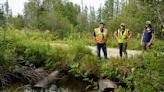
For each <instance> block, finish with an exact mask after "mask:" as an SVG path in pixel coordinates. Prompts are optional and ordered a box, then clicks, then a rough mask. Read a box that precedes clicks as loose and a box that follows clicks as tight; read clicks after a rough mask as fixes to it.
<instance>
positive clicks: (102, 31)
mask: <svg viewBox="0 0 164 92" xmlns="http://www.w3.org/2000/svg"><path fill="white" fill-rule="evenodd" d="M104 26H105V24H104V22H100V25H99V28H95V30H94V34H93V38H94V40H95V41H96V45H97V56H98V58H99V59H101V55H100V53H101V49H102V50H103V53H104V58H105V59H108V57H107V46H106V43H107V41H108V29H106V28H105V27H104Z"/></svg>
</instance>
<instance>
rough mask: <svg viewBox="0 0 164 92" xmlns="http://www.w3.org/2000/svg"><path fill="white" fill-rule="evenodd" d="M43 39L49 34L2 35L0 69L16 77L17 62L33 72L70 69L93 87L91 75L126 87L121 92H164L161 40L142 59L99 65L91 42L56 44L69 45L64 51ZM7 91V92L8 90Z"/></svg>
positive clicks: (132, 45)
mask: <svg viewBox="0 0 164 92" xmlns="http://www.w3.org/2000/svg"><path fill="white" fill-rule="evenodd" d="M29 34H30V35H29ZM44 35H50V34H47V33H43V32H41V33H40V32H38V31H33V32H31V31H25V32H20V31H19V30H9V31H1V32H0V44H1V46H0V48H1V52H0V58H1V60H0V63H1V65H0V67H2V69H3V70H4V71H6V72H10V73H14V72H15V71H14V70H16V69H15V68H16V66H17V62H18V61H19V60H23V61H24V62H26V63H27V64H29V67H30V68H32V69H35V67H37V66H38V65H40V66H42V67H45V68H46V69H50V70H51V69H55V68H58V67H60V68H68V69H70V71H69V72H70V73H72V74H73V75H74V76H75V77H78V76H80V77H83V79H84V80H85V81H88V82H89V83H91V84H92V86H94V87H95V86H96V85H94V84H96V82H95V81H92V79H88V78H89V75H95V76H97V77H98V78H109V79H112V80H114V81H118V82H124V83H126V84H127V89H124V88H120V87H119V88H118V90H130V89H131V87H132V86H133V87H135V90H136V91H137V92H151V91H158V92H159V91H161V90H163V89H162V88H163V85H162V81H164V78H163V75H162V72H163V68H164V67H163V66H161V65H163V64H164V61H163V56H162V55H158V54H159V52H160V53H161V52H162V51H163V50H164V49H163V43H162V41H160V40H155V42H154V45H153V47H152V50H148V51H145V53H143V54H142V56H138V57H133V58H110V59H109V60H101V61H99V60H98V59H97V57H96V56H95V55H93V54H92V53H91V50H90V49H88V48H85V45H95V42H94V41H92V39H90V40H87V39H85V40H84V41H81V40H65V41H60V40H58V41H55V42H56V43H58V42H59V43H64V44H68V45H69V47H62V46H51V45H50V44H49V43H50V42H52V40H51V35H50V36H44ZM114 40H115V39H114V38H113V39H112V38H111V40H109V42H108V44H109V47H110V46H111V47H117V42H116V41H114ZM139 42H140V41H139V40H137V39H132V40H130V42H129V48H131V49H139V48H140V46H139V45H136V44H139ZM8 57H10V58H8ZM0 73H1V72H0ZM6 91H8V90H7V89H6ZM9 92H10V91H9ZM118 92H119V91H118Z"/></svg>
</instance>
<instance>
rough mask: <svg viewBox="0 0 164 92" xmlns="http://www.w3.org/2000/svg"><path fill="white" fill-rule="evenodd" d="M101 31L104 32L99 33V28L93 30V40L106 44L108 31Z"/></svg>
mask: <svg viewBox="0 0 164 92" xmlns="http://www.w3.org/2000/svg"><path fill="white" fill-rule="evenodd" d="M103 30H104V32H101V30H100V28H96V29H95V34H96V37H95V38H96V39H95V40H96V42H97V43H106V42H107V40H108V30H107V29H106V28H104V29H103Z"/></svg>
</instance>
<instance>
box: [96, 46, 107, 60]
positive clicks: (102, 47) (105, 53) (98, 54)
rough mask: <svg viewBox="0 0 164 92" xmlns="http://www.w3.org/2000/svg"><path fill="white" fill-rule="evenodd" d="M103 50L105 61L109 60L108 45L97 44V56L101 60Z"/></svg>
mask: <svg viewBox="0 0 164 92" xmlns="http://www.w3.org/2000/svg"><path fill="white" fill-rule="evenodd" d="M101 49H102V50H103V53H104V57H105V59H107V47H106V43H97V56H98V57H99V59H101V55H100V52H101Z"/></svg>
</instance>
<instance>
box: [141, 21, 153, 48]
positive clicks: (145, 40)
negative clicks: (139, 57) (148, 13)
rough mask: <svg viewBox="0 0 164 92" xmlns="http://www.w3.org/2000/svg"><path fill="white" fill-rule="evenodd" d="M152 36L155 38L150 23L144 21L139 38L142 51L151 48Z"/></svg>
mask: <svg viewBox="0 0 164 92" xmlns="http://www.w3.org/2000/svg"><path fill="white" fill-rule="evenodd" d="M154 36H155V35H154V30H153V29H152V26H151V22H150V21H146V23H145V27H144V30H143V33H142V37H141V46H142V49H144V50H146V49H150V48H151V45H152V42H153V40H154Z"/></svg>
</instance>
